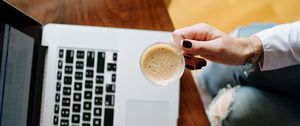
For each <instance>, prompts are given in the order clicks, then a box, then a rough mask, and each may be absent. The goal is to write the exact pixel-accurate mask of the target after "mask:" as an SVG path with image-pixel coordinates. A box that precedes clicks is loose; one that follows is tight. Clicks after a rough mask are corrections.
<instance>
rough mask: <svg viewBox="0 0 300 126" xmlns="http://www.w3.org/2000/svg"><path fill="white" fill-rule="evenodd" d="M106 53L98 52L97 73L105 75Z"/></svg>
mask: <svg viewBox="0 0 300 126" xmlns="http://www.w3.org/2000/svg"><path fill="white" fill-rule="evenodd" d="M104 65H105V52H98V60H97V72H98V73H104Z"/></svg>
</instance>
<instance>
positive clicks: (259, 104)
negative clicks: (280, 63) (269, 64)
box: [199, 63, 300, 126]
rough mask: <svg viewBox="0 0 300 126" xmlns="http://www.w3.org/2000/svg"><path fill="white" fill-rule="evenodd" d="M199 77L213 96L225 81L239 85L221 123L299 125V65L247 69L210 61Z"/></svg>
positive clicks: (259, 125)
mask: <svg viewBox="0 0 300 126" xmlns="http://www.w3.org/2000/svg"><path fill="white" fill-rule="evenodd" d="M247 71H248V73H247V74H245V72H247ZM199 81H200V84H202V85H201V86H202V87H205V88H206V90H207V91H208V92H209V94H210V95H212V96H215V95H216V94H217V92H218V90H219V89H222V88H224V87H226V85H228V84H230V85H231V86H233V87H234V86H237V85H239V86H240V88H238V89H237V91H236V95H235V98H234V99H235V100H234V101H233V103H231V107H230V109H229V111H230V112H229V114H228V115H227V117H226V118H224V120H223V121H222V125H224V126H300V65H298V66H292V67H288V68H284V69H279V70H274V71H268V72H262V71H260V70H259V69H254V70H253V71H250V72H249V70H247V69H245V68H243V67H242V66H225V65H222V64H216V63H212V64H210V65H208V66H207V68H205V69H203V73H202V74H201V76H200V77H199Z"/></svg>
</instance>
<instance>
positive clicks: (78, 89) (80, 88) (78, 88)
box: [74, 82, 82, 91]
mask: <svg viewBox="0 0 300 126" xmlns="http://www.w3.org/2000/svg"><path fill="white" fill-rule="evenodd" d="M74 90H76V91H81V90H82V83H81V82H75V84H74Z"/></svg>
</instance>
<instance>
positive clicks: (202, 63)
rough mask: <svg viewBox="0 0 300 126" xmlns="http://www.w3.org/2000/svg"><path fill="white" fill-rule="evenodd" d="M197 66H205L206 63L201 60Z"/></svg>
mask: <svg viewBox="0 0 300 126" xmlns="http://www.w3.org/2000/svg"><path fill="white" fill-rule="evenodd" d="M199 64H201V65H202V66H206V64H207V62H206V60H202V61H200V62H199Z"/></svg>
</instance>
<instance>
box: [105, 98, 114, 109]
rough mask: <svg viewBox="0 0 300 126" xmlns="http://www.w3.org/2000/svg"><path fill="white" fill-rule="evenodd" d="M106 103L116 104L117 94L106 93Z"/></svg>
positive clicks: (107, 104) (108, 104)
mask: <svg viewBox="0 0 300 126" xmlns="http://www.w3.org/2000/svg"><path fill="white" fill-rule="evenodd" d="M105 105H106V106H114V105H115V96H114V95H106V96H105Z"/></svg>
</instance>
